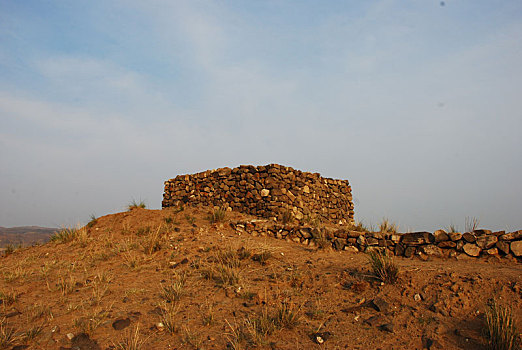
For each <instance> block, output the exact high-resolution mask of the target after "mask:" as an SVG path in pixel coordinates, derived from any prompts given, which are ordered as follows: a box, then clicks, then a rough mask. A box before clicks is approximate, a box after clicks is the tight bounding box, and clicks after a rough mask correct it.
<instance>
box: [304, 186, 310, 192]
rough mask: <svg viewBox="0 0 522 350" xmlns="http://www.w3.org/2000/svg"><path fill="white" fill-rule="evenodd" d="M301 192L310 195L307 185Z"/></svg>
mask: <svg viewBox="0 0 522 350" xmlns="http://www.w3.org/2000/svg"><path fill="white" fill-rule="evenodd" d="M303 192H304V193H310V187H308V186H307V185H304V187H303Z"/></svg>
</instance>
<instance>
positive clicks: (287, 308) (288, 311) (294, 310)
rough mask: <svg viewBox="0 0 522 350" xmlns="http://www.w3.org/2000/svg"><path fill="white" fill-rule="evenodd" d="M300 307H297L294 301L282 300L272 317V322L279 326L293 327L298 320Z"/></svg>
mask: <svg viewBox="0 0 522 350" xmlns="http://www.w3.org/2000/svg"><path fill="white" fill-rule="evenodd" d="M300 311H301V308H298V307H297V306H296V305H295V304H294V303H292V302H288V301H284V302H282V303H281V304H280V305H279V308H278V309H277V312H276V315H275V317H274V323H275V324H276V325H277V326H278V327H279V328H288V329H292V328H294V327H295V326H296V325H297V324H298V323H299V321H300V319H301V316H300Z"/></svg>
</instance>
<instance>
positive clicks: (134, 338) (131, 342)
mask: <svg viewBox="0 0 522 350" xmlns="http://www.w3.org/2000/svg"><path fill="white" fill-rule="evenodd" d="M145 341H146V339H141V336H140V325H139V324H137V325H136V328H135V329H134V332H129V333H128V334H127V337H126V338H125V339H123V340H122V341H121V342H118V344H114V346H116V349H119V350H141V349H142V347H143V344H145Z"/></svg>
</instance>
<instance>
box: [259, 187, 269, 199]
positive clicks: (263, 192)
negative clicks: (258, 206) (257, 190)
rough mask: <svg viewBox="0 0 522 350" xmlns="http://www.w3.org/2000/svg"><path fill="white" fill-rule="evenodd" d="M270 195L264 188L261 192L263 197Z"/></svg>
mask: <svg viewBox="0 0 522 350" xmlns="http://www.w3.org/2000/svg"><path fill="white" fill-rule="evenodd" d="M269 194H270V190H267V189H266V188H263V189H262V190H261V197H266V196H268V195H269Z"/></svg>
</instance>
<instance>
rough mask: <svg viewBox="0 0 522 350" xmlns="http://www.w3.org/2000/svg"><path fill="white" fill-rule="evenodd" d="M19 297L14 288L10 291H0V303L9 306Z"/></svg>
mask: <svg viewBox="0 0 522 350" xmlns="http://www.w3.org/2000/svg"><path fill="white" fill-rule="evenodd" d="M17 298H18V295H17V294H16V292H15V291H14V290H12V291H10V292H2V291H0V305H3V306H9V305H12V304H13V303H14V302H15V301H16V299H17Z"/></svg>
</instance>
